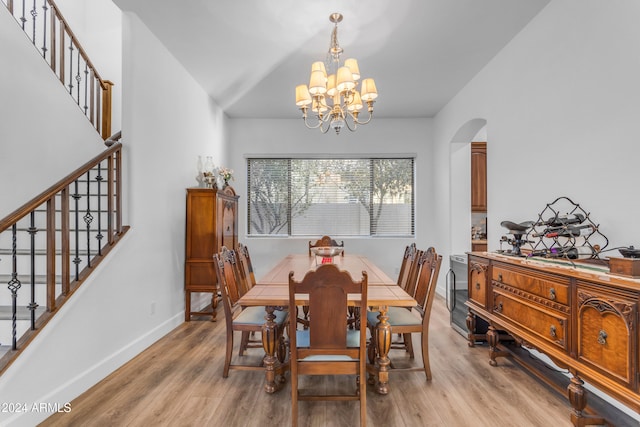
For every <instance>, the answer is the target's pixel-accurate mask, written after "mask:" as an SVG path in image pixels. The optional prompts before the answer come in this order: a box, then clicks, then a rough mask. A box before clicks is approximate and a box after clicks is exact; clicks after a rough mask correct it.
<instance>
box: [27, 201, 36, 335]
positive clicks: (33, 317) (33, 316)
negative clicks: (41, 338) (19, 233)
mask: <svg viewBox="0 0 640 427" xmlns="http://www.w3.org/2000/svg"><path fill="white" fill-rule="evenodd" d="M29 219H30V224H29V229H28V232H29V235H30V237H31V248H30V250H29V255H30V259H31V272H30V274H31V275H30V283H31V302H30V303H29V306H28V308H29V311H30V312H31V330H32V331H33V330H35V329H36V308H37V307H38V304H37V303H36V233H37V232H38V229H37V228H36V213H35V211H32V212H31V213H30V214H29Z"/></svg>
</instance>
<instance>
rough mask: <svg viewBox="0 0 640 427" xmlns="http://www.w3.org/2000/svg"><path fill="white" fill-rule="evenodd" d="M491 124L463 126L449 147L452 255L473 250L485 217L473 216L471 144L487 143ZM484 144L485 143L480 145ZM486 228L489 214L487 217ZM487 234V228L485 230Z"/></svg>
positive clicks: (476, 121) (471, 122)
mask: <svg viewBox="0 0 640 427" xmlns="http://www.w3.org/2000/svg"><path fill="white" fill-rule="evenodd" d="M486 126H487V121H486V120H485V119H482V118H477V119H472V120H469V121H468V122H466V123H465V124H463V125H462V126H461V127H460V128H459V129H458V131H457V132H456V133H455V135H454V136H453V138H451V141H450V147H449V188H450V194H449V205H450V218H451V220H450V222H449V224H450V225H449V227H450V229H449V237H450V242H451V246H450V247H451V253H452V254H463V253H465V252H468V251H470V250H471V240H472V239H471V236H472V234H471V230H472V226H473V224H474V223H476V227H477V224H478V223H481V221H482V218H481V216H482V215H479V214H477V213H474V214H473V215H472V212H471V142H472V141H476V140H480V139H484V142H486V140H487V138H486V135H487V132H486V129H487V128H486ZM477 142H481V141H477ZM484 224H485V227H486V213H485V214H484ZM485 230H486V228H485Z"/></svg>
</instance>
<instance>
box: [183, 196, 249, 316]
mask: <svg viewBox="0 0 640 427" xmlns="http://www.w3.org/2000/svg"><path fill="white" fill-rule="evenodd" d="M186 222H187V224H186V226H187V230H186V253H185V278H184V291H185V309H184V318H185V321H187V322H188V321H189V320H191V316H192V315H204V314H207V315H211V317H212V320H215V319H216V308H217V304H218V298H217V296H218V286H217V280H216V273H215V269H214V267H213V255H214V254H215V253H218V252H220V250H221V249H222V247H223V246H226V247H228V248H230V249H232V248H235V247H236V246H237V245H238V196H236V193H235V191H234V190H233V188H232V187H230V186H227V187H225V188H224V189H222V190H217V189H211V188H188V189H187V214H186ZM192 292H205V293H211V294H212V296H211V307H212V310H211V311H210V312H202V311H192V310H191V293H192Z"/></svg>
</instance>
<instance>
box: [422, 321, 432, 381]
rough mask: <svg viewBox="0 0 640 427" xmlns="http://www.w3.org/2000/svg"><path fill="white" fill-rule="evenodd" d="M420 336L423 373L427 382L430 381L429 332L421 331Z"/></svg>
mask: <svg viewBox="0 0 640 427" xmlns="http://www.w3.org/2000/svg"><path fill="white" fill-rule="evenodd" d="M420 335H421V339H420V341H421V345H422V365H423V366H424V373H425V375H426V376H427V381H431V364H430V363H429V330H428V329H427V330H426V331H423V332H422V334H420Z"/></svg>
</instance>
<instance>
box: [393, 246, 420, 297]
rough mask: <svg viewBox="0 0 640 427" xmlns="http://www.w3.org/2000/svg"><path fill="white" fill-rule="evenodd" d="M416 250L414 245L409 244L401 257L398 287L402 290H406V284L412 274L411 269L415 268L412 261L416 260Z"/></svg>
mask: <svg viewBox="0 0 640 427" xmlns="http://www.w3.org/2000/svg"><path fill="white" fill-rule="evenodd" d="M417 252H418V249H417V248H416V244H415V243H411V244H410V245H407V247H406V248H405V250H404V255H403V256H402V263H401V264H400V273H399V274H398V281H397V283H398V286H400V287H401V288H402V289H405V290H406V289H407V284H408V283H409V277H410V275H411V274H412V273H413V268H414V266H415V263H414V261H415V260H416V253H417Z"/></svg>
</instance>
